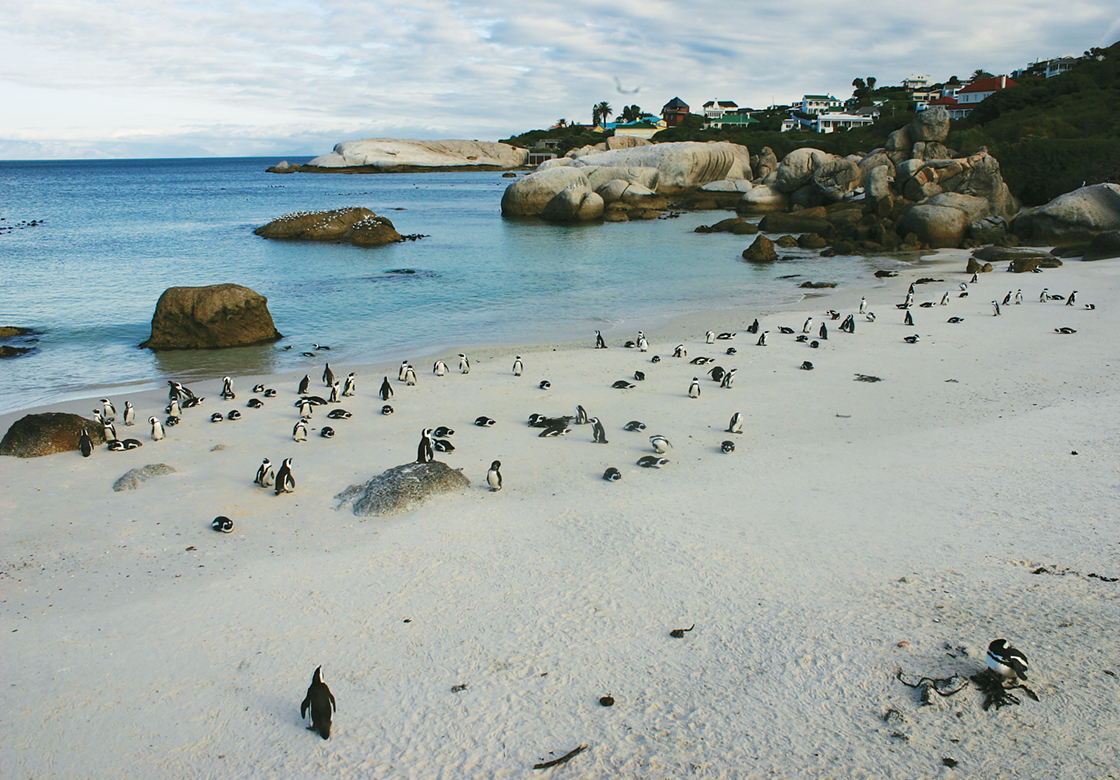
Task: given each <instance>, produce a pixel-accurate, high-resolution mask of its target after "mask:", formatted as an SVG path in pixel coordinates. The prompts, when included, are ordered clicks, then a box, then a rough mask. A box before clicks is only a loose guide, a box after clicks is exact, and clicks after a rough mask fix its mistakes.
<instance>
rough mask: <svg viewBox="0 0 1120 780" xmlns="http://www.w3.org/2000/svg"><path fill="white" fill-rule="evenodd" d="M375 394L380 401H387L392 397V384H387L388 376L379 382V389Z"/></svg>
mask: <svg viewBox="0 0 1120 780" xmlns="http://www.w3.org/2000/svg"><path fill="white" fill-rule="evenodd" d="M377 395H378V396H380V398H381V400H382V401H388V400H389V399H390V398H392V397H393V386H392V385H390V384H389V377H385V379H384V380H383V381H382V382H381V389H380V390H378V391H377Z"/></svg>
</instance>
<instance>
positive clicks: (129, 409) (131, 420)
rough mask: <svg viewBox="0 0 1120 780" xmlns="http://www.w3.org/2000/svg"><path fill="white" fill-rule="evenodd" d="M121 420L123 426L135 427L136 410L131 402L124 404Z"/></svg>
mask: <svg viewBox="0 0 1120 780" xmlns="http://www.w3.org/2000/svg"><path fill="white" fill-rule="evenodd" d="M123 420H124V424H125V425H135V424H136V409H134V408H133V406H132V401H125V402H124V417H123Z"/></svg>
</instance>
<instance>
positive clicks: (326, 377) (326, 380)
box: [323, 363, 334, 387]
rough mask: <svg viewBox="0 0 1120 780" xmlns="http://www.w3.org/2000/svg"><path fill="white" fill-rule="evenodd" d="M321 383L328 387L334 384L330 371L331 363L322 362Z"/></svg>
mask: <svg viewBox="0 0 1120 780" xmlns="http://www.w3.org/2000/svg"><path fill="white" fill-rule="evenodd" d="M323 384H324V385H326V386H327V387H330V386H331V385H333V384H334V372H333V371H331V364H330V363H324V364H323Z"/></svg>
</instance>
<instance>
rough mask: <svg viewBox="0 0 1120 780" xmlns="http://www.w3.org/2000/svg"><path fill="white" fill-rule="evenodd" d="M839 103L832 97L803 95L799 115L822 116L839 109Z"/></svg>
mask: <svg viewBox="0 0 1120 780" xmlns="http://www.w3.org/2000/svg"><path fill="white" fill-rule="evenodd" d="M841 105H842V104H841V102H840V101H839V100H837V99H836V98H834V97H833V96H832V95H805V96H804V97H803V98H801V113H803V114H814V115H815V114H823V113H825V112H826V111H831V110H832V109H834V108H840V106H841Z"/></svg>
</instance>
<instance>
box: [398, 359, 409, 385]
mask: <svg viewBox="0 0 1120 780" xmlns="http://www.w3.org/2000/svg"><path fill="white" fill-rule="evenodd" d="M406 371H408V361H407V360H406V361H404V362H403V363H401V367H400V368H398V369H397V381H398V382H403V381H404V374H405V372H406Z"/></svg>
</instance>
